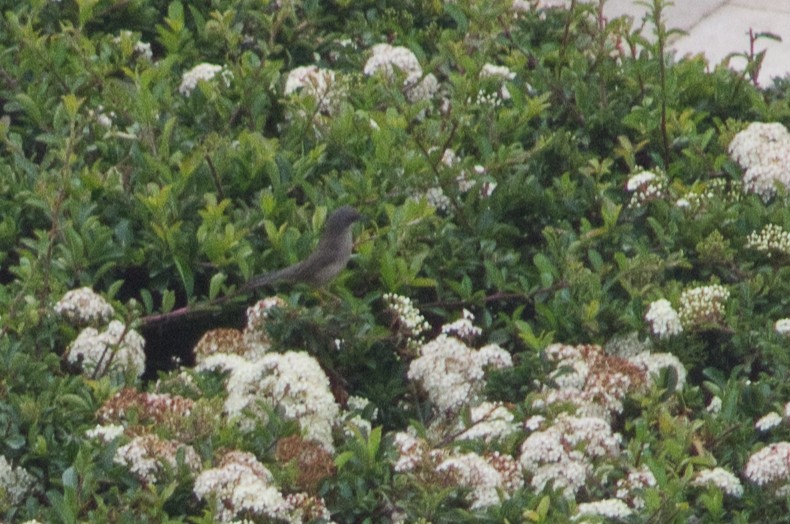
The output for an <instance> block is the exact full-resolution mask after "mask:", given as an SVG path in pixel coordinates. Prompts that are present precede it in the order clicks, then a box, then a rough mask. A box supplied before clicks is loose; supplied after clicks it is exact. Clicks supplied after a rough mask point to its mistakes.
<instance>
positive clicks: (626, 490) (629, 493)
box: [616, 464, 656, 509]
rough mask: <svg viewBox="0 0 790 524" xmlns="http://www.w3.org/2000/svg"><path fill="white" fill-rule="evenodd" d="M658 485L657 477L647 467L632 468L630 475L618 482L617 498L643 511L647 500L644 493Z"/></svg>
mask: <svg viewBox="0 0 790 524" xmlns="http://www.w3.org/2000/svg"><path fill="white" fill-rule="evenodd" d="M655 485H656V477H655V476H654V475H653V472H652V471H650V468H648V467H647V466H646V465H644V464H643V465H642V466H640V467H639V468H631V469H630V470H629V471H628V474H627V475H626V476H625V477H624V478H621V479H620V480H618V481H617V493H616V495H617V498H618V499H621V500H625V501H627V502H628V503H629V504H630V505H631V506H632V507H633V508H635V509H642V508H643V507H644V506H645V500H644V498H643V496H642V493H643V492H644V490H645V489H646V488H650V487H653V486H655Z"/></svg>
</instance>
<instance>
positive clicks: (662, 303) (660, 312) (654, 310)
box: [645, 298, 683, 338]
mask: <svg viewBox="0 0 790 524" xmlns="http://www.w3.org/2000/svg"><path fill="white" fill-rule="evenodd" d="M645 320H646V321H647V322H649V323H650V330H651V331H652V333H653V334H654V335H655V336H657V337H658V338H668V337H671V336H673V335H678V334H680V333H682V332H683V326H682V325H681V323H680V316H679V315H678V312H677V311H675V309H674V308H673V307H672V304H670V303H669V300H666V299H664V298H662V299H660V300H656V301H654V302H651V303H650V306H648V308H647V313H645Z"/></svg>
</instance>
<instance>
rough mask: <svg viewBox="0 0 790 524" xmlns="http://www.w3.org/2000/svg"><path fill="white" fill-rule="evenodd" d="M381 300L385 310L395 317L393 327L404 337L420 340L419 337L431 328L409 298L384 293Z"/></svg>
mask: <svg viewBox="0 0 790 524" xmlns="http://www.w3.org/2000/svg"><path fill="white" fill-rule="evenodd" d="M382 298H383V300H384V303H385V304H386V305H387V310H388V311H389V312H390V313H392V314H393V315H394V317H395V321H396V324H395V327H396V328H397V330H398V331H399V332H400V333H402V334H403V335H404V336H406V337H408V338H410V339H415V340H420V338H421V337H420V335H421V334H422V333H424V332H426V331H428V330H429V329H430V328H431V326H430V325H429V324H428V322H427V321H426V320H425V317H423V316H422V313H420V310H419V309H417V308H416V307H414V304H413V303H412V301H411V299H410V298H408V297H404V296H402V295H396V294H394V293H385V294H384V296H383V297H382Z"/></svg>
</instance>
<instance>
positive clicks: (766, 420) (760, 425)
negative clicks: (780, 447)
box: [754, 411, 782, 432]
mask: <svg viewBox="0 0 790 524" xmlns="http://www.w3.org/2000/svg"><path fill="white" fill-rule="evenodd" d="M781 423H782V415H780V414H779V413H777V412H776V411H772V412H770V413H768V414H767V415H764V416H762V417H760V419H759V420H758V421H757V422H755V423H754V427H755V428H757V430H758V431H763V432H765V431H768V430H769V429H772V428H775V427H776V426H778V425H779V424H781Z"/></svg>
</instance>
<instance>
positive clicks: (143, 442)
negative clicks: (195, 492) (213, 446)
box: [113, 434, 201, 484]
mask: <svg viewBox="0 0 790 524" xmlns="http://www.w3.org/2000/svg"><path fill="white" fill-rule="evenodd" d="M179 452H183V456H184V465H185V466H186V467H187V468H188V469H189V470H190V471H192V472H196V471H198V470H200V466H201V462H200V457H199V456H198V454H197V452H196V451H195V450H194V448H192V446H189V445H187V444H184V443H182V442H178V441H175V440H163V439H161V438H159V437H157V436H156V435H152V434H147V435H140V436H137V437H134V438H133V439H132V440H131V441H130V442H129V443H128V444H125V445H123V446H121V447H119V448H118V449H117V450H115V456H114V457H113V462H115V463H116V464H121V465H123V466H126V467H127V468H129V471H131V472H132V474H134V475H135V476H136V477H137V478H138V479H139V480H140V482H143V483H146V484H151V483H156V482H157V480H160V478H161V476H162V475H163V474H164V473H165V472H166V471H167V468H170V469H172V470H175V469H176V468H177V466H178V461H177V455H178V453H179Z"/></svg>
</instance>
